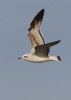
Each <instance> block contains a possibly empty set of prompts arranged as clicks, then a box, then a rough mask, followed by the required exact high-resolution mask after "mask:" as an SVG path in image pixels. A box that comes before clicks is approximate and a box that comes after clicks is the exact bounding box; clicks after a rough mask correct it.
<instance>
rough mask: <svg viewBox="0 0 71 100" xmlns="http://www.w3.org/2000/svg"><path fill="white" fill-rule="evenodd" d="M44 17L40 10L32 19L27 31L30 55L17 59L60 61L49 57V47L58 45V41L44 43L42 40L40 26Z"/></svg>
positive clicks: (42, 11) (56, 57)
mask: <svg viewBox="0 0 71 100" xmlns="http://www.w3.org/2000/svg"><path fill="white" fill-rule="evenodd" d="M43 15H44V9H42V10H41V11H40V12H39V13H38V14H37V15H36V16H35V18H34V19H33V21H32V22H31V24H30V27H29V29H28V36H29V39H30V41H31V44H32V50H31V52H30V53H27V54H24V55H22V56H21V57H20V58H19V59H24V60H27V61H30V62H46V61H60V60H61V58H60V56H50V55H49V51H50V47H52V46H54V45H56V44H58V43H59V42H60V40H58V41H54V42H50V43H45V41H44V38H43V36H42V34H41V32H40V26H41V22H42V19H43Z"/></svg>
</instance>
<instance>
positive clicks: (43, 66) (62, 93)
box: [0, 0, 71, 100]
mask: <svg viewBox="0 0 71 100" xmlns="http://www.w3.org/2000/svg"><path fill="white" fill-rule="evenodd" d="M42 8H44V9H45V15H44V19H43V22H42V28H41V31H42V33H43V36H44V39H45V41H46V42H50V41H56V40H62V42H61V43H60V44H58V45H56V46H55V47H52V49H51V52H50V53H51V54H53V55H60V56H61V58H62V61H61V62H59V63H57V62H48V63H40V64H39V63H38V64H35V63H29V62H27V61H22V60H18V59H17V58H18V57H19V56H21V55H22V54H24V53H27V52H29V51H30V49H31V44H30V41H29V39H28V36H27V29H28V27H29V24H30V22H31V21H32V19H33V18H34V16H35V15H36V14H37V13H38V12H39V11H40V10H41V9H42ZM70 52H71V0H0V100H71V57H70V56H71V53H70Z"/></svg>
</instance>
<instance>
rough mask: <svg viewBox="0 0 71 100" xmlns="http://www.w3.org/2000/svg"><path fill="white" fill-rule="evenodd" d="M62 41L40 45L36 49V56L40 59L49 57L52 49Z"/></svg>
mask: <svg viewBox="0 0 71 100" xmlns="http://www.w3.org/2000/svg"><path fill="white" fill-rule="evenodd" d="M60 41H61V40H58V41H54V42H50V43H47V44H43V45H39V46H36V47H35V55H37V56H40V57H47V56H48V54H49V51H50V47H52V46H54V45H56V44H58V43H59V42H60Z"/></svg>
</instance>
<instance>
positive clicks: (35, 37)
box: [28, 9, 45, 47]
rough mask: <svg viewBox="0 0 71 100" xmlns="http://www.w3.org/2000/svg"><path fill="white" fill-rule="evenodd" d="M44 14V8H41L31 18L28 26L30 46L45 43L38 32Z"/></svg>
mask: <svg viewBox="0 0 71 100" xmlns="http://www.w3.org/2000/svg"><path fill="white" fill-rule="evenodd" d="M43 16H44V9H42V10H41V11H40V12H39V13H38V14H37V15H36V16H35V18H34V19H33V20H32V22H31V24H30V28H29V29H28V36H29V38H30V40H31V44H32V47H36V46H38V45H42V44H45V42H44V39H43V37H42V35H41V33H40V26H41V22H42V19H43Z"/></svg>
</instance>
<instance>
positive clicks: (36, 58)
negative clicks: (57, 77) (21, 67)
mask: <svg viewBox="0 0 71 100" xmlns="http://www.w3.org/2000/svg"><path fill="white" fill-rule="evenodd" d="M22 59H24V60H27V61H30V62H34V63H39V62H47V61H59V60H58V59H57V57H56V56H48V57H39V56H36V55H32V54H31V55H28V59H25V58H23V57H22Z"/></svg>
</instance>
